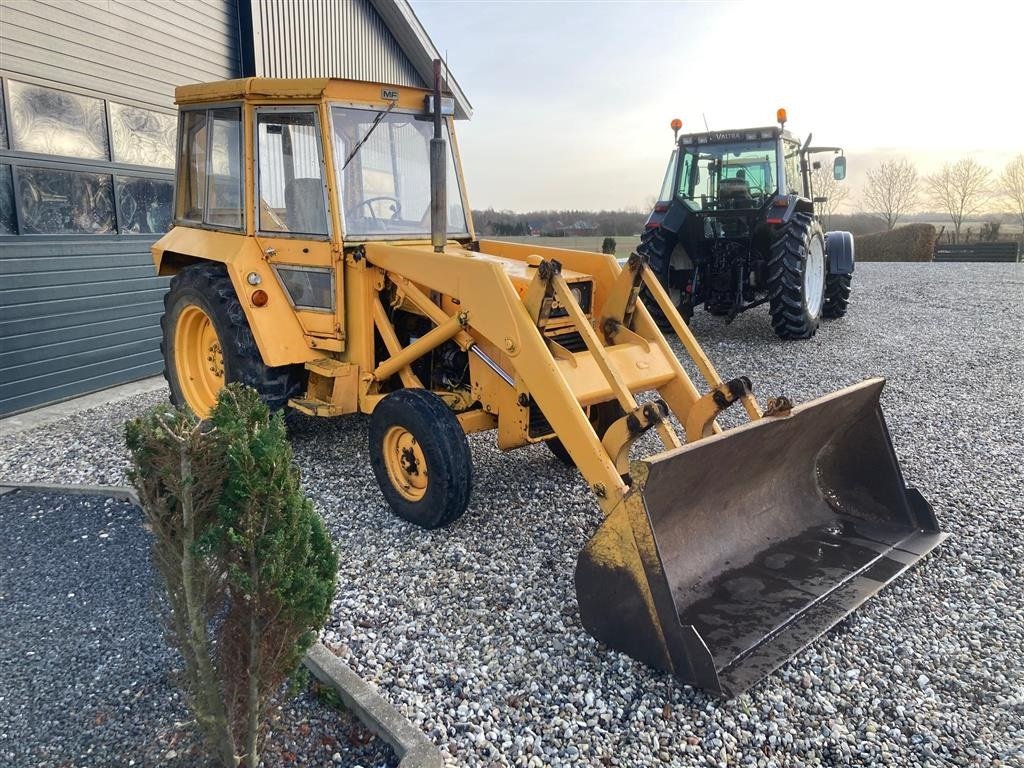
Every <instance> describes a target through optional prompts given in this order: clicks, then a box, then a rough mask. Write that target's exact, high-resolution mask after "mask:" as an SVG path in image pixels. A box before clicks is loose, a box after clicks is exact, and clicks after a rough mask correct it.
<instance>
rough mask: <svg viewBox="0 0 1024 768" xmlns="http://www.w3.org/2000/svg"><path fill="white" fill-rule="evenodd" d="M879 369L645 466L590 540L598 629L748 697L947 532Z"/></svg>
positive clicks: (591, 605) (589, 585)
mask: <svg viewBox="0 0 1024 768" xmlns="http://www.w3.org/2000/svg"><path fill="white" fill-rule="evenodd" d="M883 385H884V381H883V380H881V379H872V380H869V381H865V382H862V383H861V384H858V385H856V386H853V387H848V388H846V389H843V390H841V391H839V392H835V393H833V394H831V395H828V396H826V397H823V398H820V399H818V400H815V401H813V402H810V403H806V404H803V405H800V406H797V407H795V408H793V410H792V411H790V412H789V415H785V416H773V417H766V418H763V419H760V420H758V421H756V422H752V423H750V424H747V425H745V426H742V427H739V428H736V429H733V430H729V431H728V432H725V433H723V434H720V435H715V436H712V437H709V438H706V439H704V440H701V441H699V442H697V443H694V444H692V445H687V446H683V447H682V448H679V449H676V450H673V451H666V452H665V453H661V454H658V455H656V456H653V457H651V458H649V459H646V460H644V461H641V462H635V463H634V465H633V471H632V475H633V488H632V489H631V491H630V494H629V495H628V496H627V497H626V499H625V500H624V501H623V503H622V504H620V505H619V506H618V507H617V508H616V509H615V510H614V511H613V512H612V514H611V515H609V516H608V517H607V518H606V520H605V521H604V522H603V523H602V525H601V527H600V528H599V529H598V530H597V532H596V533H595V535H594V536H593V538H591V540H590V541H589V542H588V544H587V546H586V547H585V548H584V550H583V552H581V553H580V557H579V561H578V563H577V568H576V592H577V597H578V600H579V606H580V614H581V618H582V621H583V625H584V626H585V627H586V629H587V631H589V632H590V633H591V634H592V635H594V637H596V638H598V639H599V640H601V641H603V642H604V643H606V644H607V645H609V646H611V647H612V648H615V649H617V650H620V651H623V652H625V653H627V654H629V655H630V656H633V657H634V658H637V659H639V660H641V661H643V662H646V663H647V664H650V665H652V666H654V667H657V668H659V669H664V670H667V671H670V672H672V673H673V674H674V675H676V677H678V678H679V679H680V680H681V681H683V682H685V683H688V684H690V685H694V686H697V687H701V688H705V689H708V690H710V691H713V692H715V693H718V694H720V695H723V696H733V695H736V694H738V693H740V692H742V691H743V690H745V689H746V688H749V687H750V686H751V685H753V684H754V683H756V682H757V681H758V680H760V679H761V678H762V677H764V676H765V675H767V674H768V673H769V672H771V671H772V670H773V669H775V668H776V667H778V666H779V665H781V664H782V663H784V662H785V661H786V660H787V659H789V658H790V657H792V656H793V655H794V654H796V653H797V652H798V651H800V650H801V649H802V648H803V647H804V646H806V645H807V644H808V643H810V642H811V641H812V640H814V639H815V638H816V637H818V636H819V635H820V634H821V633H822V632H825V631H826V630H827V629H829V628H830V627H832V626H833V625H835V624H836V623H837V622H839V621H840V620H841V619H842V618H843V617H844V616H846V615H847V614H848V613H850V611H852V610H854V609H855V608H856V607H857V606H858V605H860V604H861V603H862V602H864V601H865V600H867V599H868V598H869V597H870V596H871V595H873V594H874V593H875V592H878V591H879V590H880V589H881V588H882V587H883V586H885V585H886V584H887V583H888V582H890V581H892V580H893V579H894V578H896V577H897V576H898V575H899V574H900V573H901V572H902V571H904V570H905V569H906V568H908V567H909V566H911V565H913V564H914V563H915V562H917V561H918V560H920V559H921V558H922V557H923V556H924V555H925V554H927V553H928V552H929V551H930V550H931V549H933V548H934V547H935V546H937V545H938V544H939V543H940V542H941V541H942V540H943V539H944V538H945V536H946V534H943V533H941V532H940V531H939V528H938V524H937V523H936V520H935V515H934V514H933V512H932V510H931V508H930V507H929V505H928V504H927V502H925V500H924V499H923V498H922V497H921V495H920V494H919V493H918V492H917V491H916V490H914V489H912V488H907V487H906V486H905V484H904V482H903V474H902V472H901V471H900V467H899V464H898V462H897V460H896V454H895V452H894V451H893V447H892V442H891V441H890V439H889V433H888V430H887V429H886V426H885V421H884V419H883V417H882V412H881V408H880V406H879V397H880V395H881V391H882V386H883Z"/></svg>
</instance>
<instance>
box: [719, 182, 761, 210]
mask: <svg viewBox="0 0 1024 768" xmlns="http://www.w3.org/2000/svg"><path fill="white" fill-rule="evenodd" d="M718 199H719V201H720V202H721V204H722V207H723V208H749V207H750V206H751V204H752V203H753V198H752V197H751V196H750V185H749V184H748V183H747V180H746V179H740V178H731V179H722V181H721V182H719V184H718Z"/></svg>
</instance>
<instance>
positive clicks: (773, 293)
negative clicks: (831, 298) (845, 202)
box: [768, 213, 827, 339]
mask: <svg viewBox="0 0 1024 768" xmlns="http://www.w3.org/2000/svg"><path fill="white" fill-rule="evenodd" d="M826 270H827V264H826V259H825V234H824V232H822V229H821V225H820V224H819V223H818V222H817V221H816V220H815V219H814V217H813V216H811V215H810V214H807V213H796V214H794V215H793V218H792V219H790V221H789V223H787V224H785V225H784V226H782V227H781V228H780V229H779V231H778V232H777V233H776V235H775V240H774V241H773V242H772V246H771V253H770V255H769V259H768V296H769V312H770V314H771V318H772V327H773V328H774V329H775V333H776V334H777V335H778V336H779V337H780V338H783V339H809V338H810V337H811V336H813V335H814V333H815V332H816V331H817V330H818V322H819V321H820V320H821V310H822V305H823V304H824V300H825V272H826Z"/></svg>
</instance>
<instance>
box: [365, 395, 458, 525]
mask: <svg viewBox="0 0 1024 768" xmlns="http://www.w3.org/2000/svg"><path fill="white" fill-rule="evenodd" d="M394 428H397V429H399V430H401V431H404V432H405V433H408V434H409V435H411V437H412V440H413V443H414V444H415V445H417V447H418V449H419V451H420V452H421V454H422V462H420V461H419V460H418V459H417V458H415V457H413V456H411V455H410V456H409V459H408V460H409V465H408V466H410V467H412V468H413V469H414V474H416V475H417V476H419V475H420V473H422V476H423V477H424V478H425V479H426V483H425V486H426V487H425V489H423V491H422V496H421V497H420V498H418V499H410V498H409V497H408V495H407V493H406V492H403V490H401V489H400V488H399V487H398V485H397V484H396V483H397V482H398V481H397V480H396V479H394V478H393V477H392V470H389V461H388V459H387V457H386V450H385V447H386V446H385V441H386V439H387V436H388V434H389V433H390V432H391V431H392V429H394ZM421 464H425V465H426V466H425V467H424V466H422V465H421ZM370 465H371V466H372V467H373V474H374V476H375V477H376V478H377V484H378V485H379V486H380V490H381V493H383V494H384V499H385V500H386V501H387V503H388V505H389V506H390V507H391V509H392V510H394V512H395V514H396V515H398V516H399V517H401V518H402V519H403V520H408V521H409V522H410V523H414V524H416V525H418V526H420V527H422V528H440V527H442V526H445V525H448V524H449V523H451V522H453V521H455V520H458V519H459V518H460V517H461V516H462V513H463V512H465V511H466V507H467V506H469V497H470V494H471V493H472V491H473V460H472V457H471V456H470V452H469V441H468V440H466V435H465V433H464V432H463V431H462V425H461V424H459V420H458V418H457V417H456V416H455V414H454V413H453V412H452V410H451V409H450V408H449V407H448V406H447V405H445V404H444V401H443V400H442V399H441V398H439V397H438V396H437V395H435V394H434V393H433V392H428V391H427V390H425V389H400V390H398V391H397V392H392V393H391V394H390V395H388V396H387V397H385V398H384V399H383V400H381V402H380V403H379V404H378V405H377V407H376V408H374V409H373V413H372V414H371V416H370ZM408 490H409V489H408V488H406V491H408Z"/></svg>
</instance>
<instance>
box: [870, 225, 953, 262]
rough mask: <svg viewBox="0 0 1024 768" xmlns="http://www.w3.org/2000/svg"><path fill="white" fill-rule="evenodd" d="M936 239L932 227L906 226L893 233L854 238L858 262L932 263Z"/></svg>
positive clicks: (879, 233)
mask: <svg viewBox="0 0 1024 768" xmlns="http://www.w3.org/2000/svg"><path fill="white" fill-rule="evenodd" d="M937 237H938V235H937V234H936V232H935V227H933V226H932V225H931V224H907V225H906V226H904V227H897V228H896V229H894V230H893V231H892V232H878V233H876V234H873V235H857V236H855V237H854V238H853V242H854V253H855V254H856V256H857V261H931V260H932V254H933V252H934V251H935V240H936V238H937Z"/></svg>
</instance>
